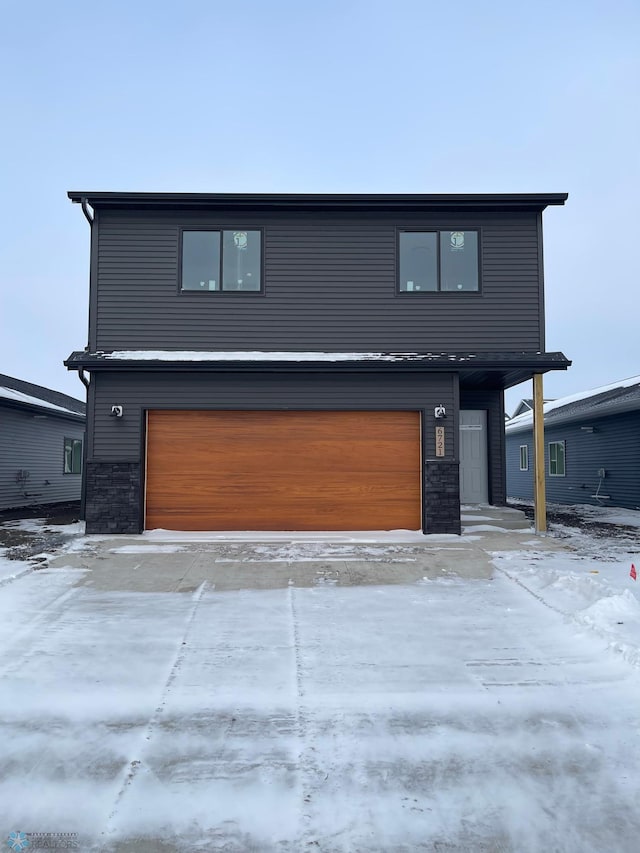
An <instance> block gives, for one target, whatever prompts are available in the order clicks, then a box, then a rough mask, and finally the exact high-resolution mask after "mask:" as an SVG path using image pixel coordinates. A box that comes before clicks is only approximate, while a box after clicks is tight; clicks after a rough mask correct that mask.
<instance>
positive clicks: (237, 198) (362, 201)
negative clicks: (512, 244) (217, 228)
mask: <svg viewBox="0 0 640 853" xmlns="http://www.w3.org/2000/svg"><path fill="white" fill-rule="evenodd" d="M67 195H68V196H69V198H70V199H71V201H73V202H75V203H77V204H81V203H82V202H85V203H88V204H90V205H91V207H92V208H94V209H96V210H100V209H108V208H117V209H123V208H132V209H133V208H136V209H149V208H154V209H158V208H168V209H171V210H176V209H183V210H193V209H198V208H206V209H208V210H216V209H224V210H243V209H246V210H336V209H338V210H355V211H381V212H386V211H396V212H399V211H402V212H412V211H416V212H429V211H447V210H455V211H456V212H460V211H490V210H503V211H504V210H507V211H531V212H533V211H541V210H544V208H545V207H548V206H549V205H562V204H564V203H565V201H566V200H567V198H568V193H453V194H449V193H434V194H421V193H383V194H375V193H338V194H335V193H321V194H318V193H144V192H91V191H89V190H77V191H76V190H72V191H70V192H68V193H67Z"/></svg>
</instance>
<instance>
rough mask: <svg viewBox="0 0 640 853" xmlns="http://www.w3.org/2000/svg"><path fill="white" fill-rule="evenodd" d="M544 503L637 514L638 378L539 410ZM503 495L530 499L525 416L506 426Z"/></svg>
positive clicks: (529, 423)
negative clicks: (619, 509) (625, 509)
mask: <svg viewBox="0 0 640 853" xmlns="http://www.w3.org/2000/svg"><path fill="white" fill-rule="evenodd" d="M544 413H545V414H544V434H545V439H544V441H545V471H546V492H547V499H548V500H549V501H552V502H555V503H564V504H596V505H597V504H599V505H605V506H622V507H629V508H631V509H640V376H634V377H632V378H631V379H625V380H623V381H622V382H617V383H614V384H613V385H606V386H604V387H602V388H594V389H593V390H591V391H586V392H584V393H581V394H573V395H571V396H569V397H563V398H562V399H559V400H554V401H553V402H551V403H547V404H546V405H545V406H544ZM506 435H507V494H508V495H509V496H510V497H514V498H524V499H529V500H531V499H532V497H533V419H532V414H531V413H525V414H523V415H520V417H518V418H514V419H512V420H511V421H509V423H508V424H507V426H506Z"/></svg>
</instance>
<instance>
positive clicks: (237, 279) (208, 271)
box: [181, 230, 262, 293]
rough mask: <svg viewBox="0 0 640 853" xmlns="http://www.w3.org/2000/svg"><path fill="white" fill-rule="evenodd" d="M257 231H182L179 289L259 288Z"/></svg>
mask: <svg viewBox="0 0 640 853" xmlns="http://www.w3.org/2000/svg"><path fill="white" fill-rule="evenodd" d="M261 259H262V235H261V232H260V231H237V230H228V231H227V230H224V231H183V232H182V277H181V288H182V290H206V291H219V292H220V291H222V292H224V291H227V292H229V291H231V292H239V291H248V292H252V293H256V292H259V291H260V290H261V289H262V274H261V267H262V263H261Z"/></svg>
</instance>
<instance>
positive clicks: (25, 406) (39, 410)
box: [0, 398, 86, 423]
mask: <svg viewBox="0 0 640 853" xmlns="http://www.w3.org/2000/svg"><path fill="white" fill-rule="evenodd" d="M0 407H1V408H7V409H15V411H18V412H23V413H24V414H29V415H33V416H34V417H39V418H44V417H47V418H62V419H63V420H65V421H75V422H76V423H84V422H85V421H86V415H81V414H80V413H79V412H70V411H62V409H60V408H57V407H55V408H52V407H51V406H47V405H46V403H44V404H43V405H42V406H38V405H37V404H36V403H25V402H22V401H20V400H7V399H5V398H0Z"/></svg>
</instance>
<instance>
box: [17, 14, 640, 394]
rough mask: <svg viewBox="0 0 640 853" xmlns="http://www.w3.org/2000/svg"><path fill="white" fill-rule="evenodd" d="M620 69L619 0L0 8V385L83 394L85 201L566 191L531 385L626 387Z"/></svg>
mask: <svg viewBox="0 0 640 853" xmlns="http://www.w3.org/2000/svg"><path fill="white" fill-rule="evenodd" d="M639 57H640V3H639V2H638V0H608V2H591V0H580V2H578V0H554V2H547V0H538V2H536V3H535V4H533V3H526V4H525V3H514V2H513V0H511V2H502V0H498V2H493V1H492V0H488V2H486V3H477V2H471V0H458V2H455V3H448V2H438V3H436V2H431V0H421V2H418V0H395V2H393V3H390V2H388V0H387V2H381V0H380V2H379V0H338V2H334V0H322V2H315V3H314V2H300V0H298V2H289V0H262V2H258V0H244V2H241V3H229V2H218V0H208V2H196V1H195V0H180V2H175V3H163V2H162V0H154V2H147V0H126V2H123V0H110V2H108V3H107V2H104V3H87V2H86V0H82V2H75V0H74V1H73V2H67V0H59V2H55V3H53V2H50V0H46V2H30V0H4V2H3V3H2V34H1V35H0V71H1V79H2V102H1V108H2V110H1V113H0V115H1V116H2V124H3V132H2V134H1V136H0V148H1V151H0V153H1V155H2V156H1V157H0V164H1V165H0V169H1V170H2V205H1V208H0V218H1V233H2V241H1V243H0V253H1V254H0V275H1V277H2V278H1V283H2V291H1V292H2V302H1V312H0V324H1V325H0V373H8V374H10V375H12V376H16V377H19V378H22V379H26V380H28V381H31V382H36V383H38V384H41V385H46V386H48V387H51V388H55V389H58V390H61V391H65V392H66V393H69V394H73V395H74V396H78V397H82V396H83V394H82V390H83V389H82V387H81V385H80V383H79V381H78V378H77V375H76V374H75V373H67V371H66V369H65V368H64V367H63V365H62V361H63V359H64V358H66V357H67V355H68V354H69V353H70V352H71V351H72V350H75V349H83V348H84V346H85V345H86V342H87V331H86V330H87V292H88V266H89V228H88V225H87V223H86V221H85V219H84V217H83V216H82V212H81V210H80V208H79V207H78V206H76V205H72V204H71V202H69V201H68V200H67V198H66V191H67V190H69V189H76V190H83V189H86V190H112V191H113V190H147V191H153V190H160V191H161V190H164V191H171V190H173V191H183V192H197V191H200V192H407V193H410V192H417V193H430V192H454V193H457V192H565V191H566V192H569V194H570V196H569V201H568V203H567V205H566V206H565V207H560V208H550V209H548V210H547V211H546V213H545V220H544V224H545V227H544V236H545V270H546V306H547V347H546V348H547V350H562V351H563V352H564V353H565V354H566V355H567V356H568V357H569V358H571V359H572V360H573V367H572V368H571V369H570V370H569V371H568V372H567V373H558V374H548V375H547V377H546V379H545V393H546V395H547V396H551V397H559V396H564V395H565V394H570V393H573V392H575V391H579V390H583V389H585V388H590V387H594V386H596V385H601V384H605V383H609V382H613V381H615V380H617V379H621V378H624V377H627V376H631V375H634V374H640V359H639V358H638V353H639V352H640V341H639V337H640V335H639V327H640V321H639V317H640V312H639V311H638V307H639V306H638V298H637V290H638V287H639V286H640V261H639V259H640V249H639V245H638V243H639V241H638V235H637V232H636V226H637V224H638V218H639V217H638V212H637V204H638V202H637V199H638V190H639V186H638V184H639V180H638V179H639V175H640V140H639V137H640V133H639V131H640V98H639V95H638V92H639V89H640V86H639V83H640V59H639ZM530 394H531V392H530V383H528V384H527V385H525V386H521V387H520V388H519V389H514V390H512V391H510V392H509V393H508V395H507V410H508V411H512V410H513V408H514V407H515V404H516V403H517V401H518V400H519V399H520V397H522V396H530Z"/></svg>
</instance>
